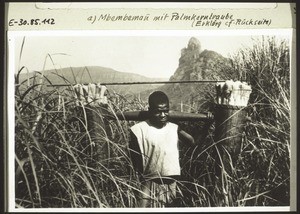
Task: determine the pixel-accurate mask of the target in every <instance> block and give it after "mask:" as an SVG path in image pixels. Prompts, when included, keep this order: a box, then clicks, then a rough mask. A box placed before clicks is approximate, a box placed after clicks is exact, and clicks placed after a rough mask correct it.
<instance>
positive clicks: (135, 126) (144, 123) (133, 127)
mask: <svg viewBox="0 0 300 214" xmlns="http://www.w3.org/2000/svg"><path fill="white" fill-rule="evenodd" d="M145 126H149V125H148V123H147V121H142V122H139V123H136V124H134V125H133V126H132V127H131V130H132V129H137V128H142V127H145Z"/></svg>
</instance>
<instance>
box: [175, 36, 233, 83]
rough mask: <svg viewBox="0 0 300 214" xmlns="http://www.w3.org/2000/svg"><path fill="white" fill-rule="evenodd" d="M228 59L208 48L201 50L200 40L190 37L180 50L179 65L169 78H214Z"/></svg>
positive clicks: (227, 62) (226, 66)
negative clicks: (185, 45)
mask: <svg viewBox="0 0 300 214" xmlns="http://www.w3.org/2000/svg"><path fill="white" fill-rule="evenodd" d="M228 64H229V60H228V59H227V58H225V57H223V56H222V55H220V54H218V53H216V52H214V51H209V50H204V51H203V50H202V49H201V43H200V41H199V40H198V39H197V38H195V37H192V38H190V40H189V42H188V45H187V47H185V48H183V49H182V50H181V57H180V59H179V65H178V68H177V69H176V71H175V73H174V75H173V76H171V78H170V80H171V81H172V80H173V81H174V80H205V79H216V78H218V77H219V75H220V74H221V73H222V71H223V70H224V69H226V70H227V68H228Z"/></svg>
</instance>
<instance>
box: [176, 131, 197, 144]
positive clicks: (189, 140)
mask: <svg viewBox="0 0 300 214" xmlns="http://www.w3.org/2000/svg"><path fill="white" fill-rule="evenodd" d="M178 138H179V140H181V141H183V142H184V143H187V144H189V145H190V146H195V145H196V144H195V140H194V138H193V136H192V135H190V134H188V133H187V132H185V131H183V130H182V129H180V128H179V129H178Z"/></svg>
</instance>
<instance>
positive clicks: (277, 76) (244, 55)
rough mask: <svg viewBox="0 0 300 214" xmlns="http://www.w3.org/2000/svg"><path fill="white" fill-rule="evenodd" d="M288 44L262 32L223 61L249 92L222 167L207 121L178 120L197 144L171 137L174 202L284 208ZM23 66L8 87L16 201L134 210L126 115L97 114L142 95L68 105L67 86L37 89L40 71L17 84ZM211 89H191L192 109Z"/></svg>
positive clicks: (41, 84) (129, 105)
mask: <svg viewBox="0 0 300 214" xmlns="http://www.w3.org/2000/svg"><path fill="white" fill-rule="evenodd" d="M288 50H289V47H288V45H287V42H286V41H281V42H279V43H278V41H276V40H275V38H263V39H262V40H258V41H256V43H255V45H254V46H253V47H249V48H246V49H243V50H240V51H239V52H238V53H237V55H236V56H234V57H233V59H232V65H233V69H236V72H235V73H238V75H239V76H240V78H242V79H246V80H247V81H248V82H249V83H250V84H251V86H252V89H253V93H252V95H251V97H250V100H249V106H248V108H247V109H246V110H247V112H248V114H249V116H250V117H251V118H252V121H251V122H250V123H249V124H248V126H247V129H246V130H247V131H246V132H245V133H244V137H243V140H242V142H241V144H242V149H241V153H240V155H239V157H238V161H237V165H236V166H235V167H233V169H232V174H230V175H229V174H228V175H227V174H226V176H224V173H226V172H224V171H222V173H223V174H222V175H223V176H219V174H218V173H217V172H216V167H215V165H216V159H217V158H218V155H216V153H215V142H214V123H205V122H197V123H188V122H181V123H180V125H181V126H182V128H183V129H184V130H186V131H187V132H189V133H191V134H192V135H193V136H194V137H195V138H196V141H197V142H198V143H199V144H198V146H196V147H187V146H185V145H184V144H180V154H181V159H180V162H181V166H182V177H181V179H180V180H179V181H178V186H179V189H178V198H177V200H176V201H175V204H174V206H182V207H211V206H271V205H272V206H278V205H281V206H282V205H289V174H290V172H289V161H290V138H289V133H290V123H289V118H290V97H289V95H290V93H289V87H290V85H289V84H290V83H289V52H288ZM24 70H26V67H22V68H20V70H19V73H18V74H17V75H16V84H15V116H16V118H15V120H16V123H15V124H16V125H15V169H16V170H15V184H16V185H15V186H16V190H15V193H16V198H15V201H16V207H27V208H29V207H35V208H39V207H57V208H59V207H72V208H81V207H103V208H105V207H134V206H135V204H136V197H135V192H136V191H139V190H138V185H139V184H138V182H137V177H136V174H135V173H134V171H133V167H132V164H131V161H130V157H129V152H128V147H127V142H128V130H129V127H130V126H131V125H132V124H133V123H135V122H126V121H120V120H117V119H115V120H106V119H105V118H104V117H103V112H104V110H106V111H108V112H109V113H111V114H113V115H114V114H115V113H116V112H118V111H125V110H139V109H145V108H146V102H144V101H142V100H140V98H138V97H136V98H135V99H133V100H128V98H126V97H124V96H122V95H119V94H117V93H114V92H112V91H109V92H110V93H109V94H108V100H109V102H108V105H107V106H98V107H97V108H95V107H94V106H91V105H78V102H76V100H75V99H74V97H73V96H72V93H73V91H72V90H73V89H72V88H71V87H67V88H62V89H60V88H55V87H48V88H46V86H45V85H46V84H51V82H50V81H49V80H47V77H45V76H44V75H43V74H42V73H40V74H39V73H36V75H34V76H32V77H30V78H27V79H26V80H24V81H21V80H20V73H21V72H23V71H24ZM62 78H63V77H62ZM228 79H231V77H230V76H228ZM212 87H213V86H211V87H210V86H208V87H206V91H201V93H203V94H206V99H207V102H206V103H201V106H198V108H203V107H205V108H206V107H207V108H210V107H211V106H212V102H213V99H214V95H213V93H212V91H211V90H212ZM202 89H203V88H202ZM199 133H200V134H199ZM221 163H222V162H221Z"/></svg>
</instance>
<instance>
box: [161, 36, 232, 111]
mask: <svg viewBox="0 0 300 214" xmlns="http://www.w3.org/2000/svg"><path fill="white" fill-rule="evenodd" d="M235 75H236V74H235V73H234V71H233V68H232V64H231V61H230V59H228V58H226V57H223V56H222V55H221V54H219V53H217V52H215V51H211V50H202V49H201V43H200V41H199V40H198V39H196V38H194V37H192V38H191V39H190V40H189V43H188V45H187V47H185V48H183V49H182V50H181V57H180V58H179V65H178V68H177V69H176V71H175V72H174V74H173V75H172V76H171V77H170V81H188V80H227V79H235ZM158 90H162V91H164V92H165V93H166V94H167V95H168V96H169V98H170V105H171V109H172V110H177V111H183V112H201V111H207V109H210V108H211V103H212V102H213V101H214V96H215V84H213V83H205V84H201V83H194V84H190V83H189V84H179V83H176V84H166V85H163V86H160V87H159V88H158Z"/></svg>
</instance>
